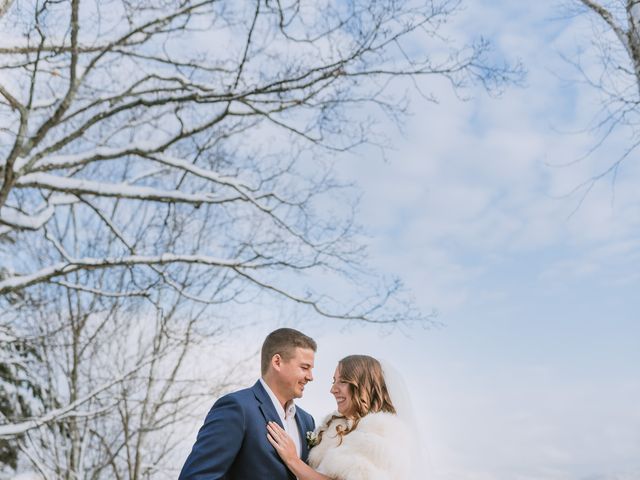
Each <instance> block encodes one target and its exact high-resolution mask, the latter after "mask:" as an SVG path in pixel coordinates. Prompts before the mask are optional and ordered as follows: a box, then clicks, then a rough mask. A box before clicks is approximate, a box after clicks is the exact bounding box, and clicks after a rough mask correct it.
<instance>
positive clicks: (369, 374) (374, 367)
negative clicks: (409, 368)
mask: <svg viewBox="0 0 640 480" xmlns="http://www.w3.org/2000/svg"><path fill="white" fill-rule="evenodd" d="M338 371H339V372H340V380H341V381H343V382H345V383H347V384H349V392H350V394H351V401H352V403H353V411H352V412H351V415H350V416H349V418H350V419H351V420H352V423H351V424H350V425H349V424H348V425H347V427H345V426H343V425H341V424H339V425H338V426H337V427H336V432H337V433H338V435H340V437H344V436H345V435H347V434H348V433H350V432H352V431H354V430H355V429H356V428H357V426H358V423H360V419H362V417H364V416H365V415H367V414H369V413H377V412H389V413H396V409H395V407H394V406H393V403H392V402H391V397H390V396H389V392H388V390H387V384H386V383H385V380H384V374H383V373H382V366H381V365H380V362H379V361H378V360H376V359H375V358H373V357H370V356H368V355H349V356H348V357H344V358H343V359H342V360H340V361H339V362H338ZM336 418H345V417H344V416H342V415H333V416H332V417H331V418H330V419H329V420H328V421H327V423H326V424H325V425H324V428H322V429H321V430H320V432H319V433H318V440H321V439H322V434H323V433H324V431H325V430H326V429H327V428H328V427H329V424H330V423H331V422H332V421H333V420H335V419H336Z"/></svg>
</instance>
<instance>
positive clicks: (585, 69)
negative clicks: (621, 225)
mask: <svg viewBox="0 0 640 480" xmlns="http://www.w3.org/2000/svg"><path fill="white" fill-rule="evenodd" d="M574 4H575V5H576V6H577V7H578V10H579V13H586V14H589V15H590V16H591V17H592V18H593V19H594V25H593V27H594V35H593V36H592V38H591V39H590V40H589V42H590V43H591V45H592V48H591V49H590V50H588V52H589V54H593V55H595V56H596V59H597V68H593V63H591V62H589V65H588V66H587V65H585V63H583V59H582V58H581V57H578V58H577V59H575V58H574V59H572V60H570V62H571V63H572V64H573V65H574V66H575V67H576V68H577V69H578V70H579V71H580V73H581V75H582V77H583V78H584V79H585V80H586V82H587V83H588V85H590V86H591V87H593V88H594V89H595V90H597V91H598V92H599V93H600V94H601V95H602V107H601V109H600V111H599V112H598V113H597V115H596V117H595V122H594V125H593V127H592V128H593V131H594V132H595V133H596V134H597V137H596V141H595V142H594V144H593V147H592V149H591V150H590V151H589V152H588V154H592V153H593V152H594V151H595V150H597V149H598V148H600V147H601V146H602V145H603V144H604V143H605V142H606V141H607V140H608V139H609V137H610V135H611V134H612V133H614V132H616V131H618V130H620V129H629V132H630V136H631V140H630V142H629V144H628V145H627V147H626V148H625V150H624V151H623V153H622V154H619V155H616V156H615V157H613V158H609V159H608V163H607V164H606V166H605V167H603V168H601V169H600V170H599V171H598V172H597V173H596V174H595V175H594V176H592V177H591V178H588V179H586V180H585V181H584V182H582V183H580V184H579V185H578V186H576V188H575V190H574V191H573V192H572V193H576V192H579V193H580V195H581V201H580V203H581V202H582V200H584V198H585V197H586V196H587V195H588V194H589V192H590V191H591V189H592V188H593V187H594V186H595V185H596V183H597V182H598V181H599V180H601V179H603V178H605V177H610V178H611V179H612V182H615V179H616V176H617V174H618V170H619V168H620V166H621V164H622V163H623V162H624V161H625V160H626V159H627V158H628V157H629V156H630V155H631V154H632V153H633V152H634V151H635V150H636V148H637V147H638V145H640V128H639V127H640V116H639V113H640V111H639V110H638V104H639V102H640V2H638V1H637V0H615V1H614V0H611V1H594V0H574Z"/></svg>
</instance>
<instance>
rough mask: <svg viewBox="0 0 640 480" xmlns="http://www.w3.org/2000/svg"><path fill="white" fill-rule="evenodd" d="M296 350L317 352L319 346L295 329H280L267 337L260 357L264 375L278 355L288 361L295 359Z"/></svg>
mask: <svg viewBox="0 0 640 480" xmlns="http://www.w3.org/2000/svg"><path fill="white" fill-rule="evenodd" d="M296 348H307V349H309V350H313V351H314V352H315V351H316V350H317V348H318V345H317V344H316V341H315V340H314V339H313V338H311V337H309V336H307V335H305V334H304V333H302V332H299V331H298V330H295V329H293V328H279V329H277V330H274V331H273V332H271V333H270V334H269V335H267V338H265V339H264V343H263V344H262V352H261V355H260V363H261V370H262V375H264V374H265V373H267V370H269V365H271V359H272V358H273V356H274V355H275V354H276V353H277V354H280V356H281V357H282V359H283V360H284V361H288V360H290V359H291V358H292V357H293V355H294V353H295V350H296Z"/></svg>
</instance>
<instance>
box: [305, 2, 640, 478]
mask: <svg viewBox="0 0 640 480" xmlns="http://www.w3.org/2000/svg"><path fill="white" fill-rule="evenodd" d="M451 28H452V29H453V30H454V32H455V33H454V34H455V35H457V36H460V35H462V36H464V35H468V36H469V38H472V37H473V36H474V34H475V33H476V32H482V33H487V34H489V36H490V37H491V38H492V40H493V41H494V42H495V43H496V46H497V48H498V51H500V52H502V53H504V54H505V55H507V56H509V57H511V58H515V57H518V58H521V59H522V61H523V63H524V64H525V66H526V68H527V70H528V78H527V81H526V85H525V86H524V87H523V88H513V89H510V90H508V91H507V92H505V94H504V95H503V96H502V97H501V98H499V99H493V98H488V97H487V96H486V95H483V94H482V93H481V92H474V98H473V99H472V100H470V101H467V102H460V101H459V100H458V99H456V98H455V96H454V95H452V94H451V92H450V91H449V89H448V87H447V86H446V85H444V84H442V85H438V84H433V83H430V84H429V85H430V87H432V89H433V90H434V92H435V93H436V94H437V96H438V98H439V99H440V102H439V103H438V104H429V103H425V102H423V101H421V100H419V99H415V101H413V102H412V112H413V115H412V117H411V119H410V120H409V122H408V124H407V125H406V133H405V134H404V136H403V135H398V136H397V137H396V138H394V144H395V145H396V150H395V151H393V152H391V153H390V154H389V161H387V162H384V161H383V160H375V159H372V157H371V156H369V155H367V156H366V157H367V158H359V159H356V160H349V161H347V162H344V163H343V164H341V165H340V168H341V171H342V174H343V175H344V177H345V178H347V179H352V180H356V181H357V183H358V186H359V188H360V189H361V192H362V208H361V217H360V220H361V222H362V223H363V224H364V225H365V227H366V228H367V229H368V232H369V233H370V235H371V239H370V246H371V261H372V263H373V264H374V265H375V266H376V267H377V268H378V269H379V270H380V271H382V272H384V273H387V274H395V275H399V276H400V277H402V278H403V279H404V281H405V283H406V285H407V286H408V287H409V288H410V289H411V290H412V292H413V294H414V295H415V297H416V298H417V301H418V302H419V304H420V305H421V306H422V307H423V308H425V309H426V310H429V309H431V308H433V307H435V308H437V309H438V310H439V311H440V317H439V320H440V321H441V322H442V323H443V327H441V328H437V329H432V330H428V331H424V330H422V329H411V330H409V331H405V332H404V333H400V332H397V333H394V334H392V335H391V336H382V335H381V333H380V332H378V331H376V330H375V329H368V328H366V329H357V328H356V329H351V330H348V331H346V332H341V331H339V330H336V333H334V334H327V333H326V331H325V332H323V331H322V329H321V328H319V327H317V328H316V327H309V328H310V329H311V331H312V333H313V329H314V328H316V332H315V333H317V336H318V340H319V342H320V344H321V345H320V350H319V352H318V356H317V362H318V365H317V369H316V370H317V372H316V382H315V384H314V385H313V386H312V387H311V388H310V389H309V390H308V392H307V394H306V398H305V399H304V401H303V404H305V405H308V406H309V407H311V409H312V410H313V412H314V413H317V416H318V417H321V416H322V412H324V411H326V410H328V409H330V408H332V406H333V405H332V399H331V397H330V396H329V395H328V393H327V391H328V388H329V386H328V385H329V383H328V382H329V379H330V377H331V374H332V372H333V368H334V365H335V361H337V360H338V359H339V358H340V357H341V356H343V355H346V354H349V353H354V352H355V351H359V352H364V353H371V354H373V355H377V356H381V357H384V358H387V359H390V360H393V361H395V362H397V364H399V365H398V366H399V367H401V368H403V369H404V370H405V372H406V375H407V377H408V379H409V381H410V384H411V385H412V390H413V394H414V398H416V399H417V401H416V404H417V405H419V407H420V408H419V411H420V421H421V427H422V432H423V443H424V449H425V456H426V457H427V458H428V459H429V464H430V469H431V474H430V477H429V478H434V479H438V480H485V479H486V480H502V479H504V480H518V479H522V480H524V479H527V480H528V479H531V480H533V479H545V480H547V479H548V480H556V479H567V480H568V479H584V480H587V479H588V480H600V479H607V480H614V479H615V480H623V479H624V480H630V479H634V480H635V479H638V478H640V408H639V407H638V405H640V322H639V318H638V312H639V311H640V295H638V286H639V284H640V282H639V279H640V278H639V269H638V267H639V266H640V242H639V241H638V240H639V239H640V221H639V219H640V215H638V214H639V213H640V211H639V210H640V208H639V206H640V189H638V188H637V185H638V182H639V181H640V168H639V165H638V164H637V162H636V160H635V158H633V157H631V158H630V159H629V161H627V162H626V163H625V164H624V165H623V168H622V169H621V171H620V174H619V177H618V179H617V181H616V183H615V185H614V186H613V187H612V184H611V182H610V179H605V180H604V181H602V182H600V183H599V184H597V185H596V187H595V188H594V189H593V190H592V191H591V193H590V194H589V195H588V197H587V198H586V199H585V201H584V202H583V203H582V204H581V205H580V206H579V208H578V209H577V210H576V207H577V206H578V205H579V197H578V196H570V197H565V196H564V195H565V194H566V193H568V192H570V191H571V190H572V188H573V187H575V186H576V185H578V184H580V183H581V182H582V181H584V180H586V179H588V178H589V177H590V176H591V175H593V174H594V173H597V172H598V171H600V169H602V168H603V165H605V164H606V162H607V161H609V160H610V159H612V158H614V157H615V155H616V154H618V153H619V152H621V151H622V149H623V148H624V146H625V145H626V144H627V143H628V141H629V132H628V131H620V132H618V133H616V134H615V135H613V136H612V137H611V138H610V140H609V142H607V143H606V144H605V146H604V147H603V148H602V149H600V150H598V151H596V152H595V153H594V154H593V155H591V156H590V157H588V158H586V159H585V160H584V161H581V162H578V163H576V164H574V165H572V166H570V167H563V168H558V167H553V166H552V165H560V164H565V163H567V162H571V161H572V160H576V159H578V158H581V157H582V156H583V155H584V154H585V152H587V151H588V149H589V147H590V146H591V145H593V142H594V141H595V139H596V137H595V135H594V133H593V132H589V131H581V130H584V128H585V127H587V126H589V125H590V124H591V122H592V119H593V115H594V114H595V112H596V111H597V108H598V107H599V105H600V103H599V102H600V98H599V96H598V92H596V91H594V90H591V89H590V88H588V87H587V86H586V85H584V84H581V83H579V82H578V80H579V79H580V77H579V75H578V73H577V72H576V71H575V70H574V69H573V68H572V67H571V66H570V65H569V64H568V63H567V62H566V61H565V60H563V58H562V55H565V56H568V57H569V58H575V55H576V53H577V52H578V51H581V50H585V49H586V51H587V52H588V49H589V47H590V40H589V35H590V34H591V32H592V26H591V24H590V22H589V21H587V19H586V18H584V17H569V16H568V15H565V13H563V11H562V10H560V9H559V2H552V1H543V2H538V3H535V4H534V3H533V2H487V1H475V2H468V3H467V7H466V10H465V11H464V12H463V14H462V15H461V17H459V18H458V22H456V24H455V25H452V26H451ZM585 60H586V62H587V64H586V65H587V68H589V69H591V68H594V67H593V65H592V64H590V63H589V58H588V56H587V57H585ZM574 210H575V212H574ZM573 212H574V213H573Z"/></svg>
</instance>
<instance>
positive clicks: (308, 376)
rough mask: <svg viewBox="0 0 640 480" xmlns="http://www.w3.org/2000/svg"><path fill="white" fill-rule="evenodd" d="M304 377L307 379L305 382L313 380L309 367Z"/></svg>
mask: <svg viewBox="0 0 640 480" xmlns="http://www.w3.org/2000/svg"><path fill="white" fill-rule="evenodd" d="M305 378H306V379H307V382H313V372H312V371H311V369H309V370H307V375H306V377H305Z"/></svg>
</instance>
